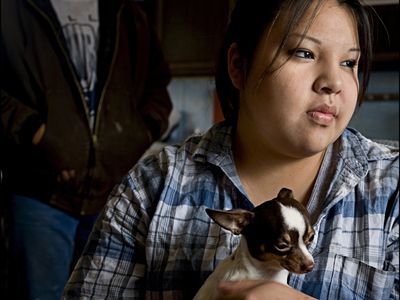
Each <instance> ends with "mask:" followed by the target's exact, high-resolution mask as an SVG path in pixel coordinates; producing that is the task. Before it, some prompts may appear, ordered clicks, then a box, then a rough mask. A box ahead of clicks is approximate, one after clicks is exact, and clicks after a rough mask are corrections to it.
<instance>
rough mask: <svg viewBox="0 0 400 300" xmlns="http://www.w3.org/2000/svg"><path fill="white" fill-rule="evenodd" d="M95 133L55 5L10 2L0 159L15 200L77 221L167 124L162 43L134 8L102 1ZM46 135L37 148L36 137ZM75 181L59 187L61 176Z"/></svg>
mask: <svg viewBox="0 0 400 300" xmlns="http://www.w3.org/2000/svg"><path fill="white" fill-rule="evenodd" d="M99 18H100V26H99V37H100V38H99V50H98V66H97V78H98V82H97V90H96V94H97V95H98V97H99V98H98V102H99V105H98V109H97V116H96V124H95V129H94V132H91V130H90V128H89V122H88V114H87V108H86V104H85V100H84V97H83V92H82V89H81V87H80V84H79V80H78V79H77V78H78V77H77V75H76V72H75V70H74V68H73V64H72V63H71V60H70V58H69V54H68V50H67V48H66V43H65V40H64V37H63V34H62V31H61V26H60V25H59V23H58V21H57V17H56V14H55V12H54V10H53V9H52V7H51V5H50V3H49V0H2V1H1V21H2V28H1V102H0V112H1V122H0V133H1V134H0V135H1V137H0V138H1V140H0V142H1V146H0V149H1V159H2V160H3V167H2V168H3V169H4V182H5V185H6V188H7V189H9V190H10V191H11V192H12V193H16V194H20V195H26V196H31V197H36V198H38V199H41V200H42V201H46V202H49V203H51V204H52V205H54V206H56V207H60V208H62V209H65V210H67V211H70V212H73V213H76V214H92V213H97V212H99V210H100V209H101V208H102V206H103V205H104V203H105V201H106V198H107V195H108V193H109V192H110V189H111V188H112V187H113V186H114V185H115V183H116V182H118V181H119V180H120V179H121V177H122V176H123V175H124V174H125V173H126V172H127V171H128V170H129V169H130V168H131V167H132V166H133V165H134V164H135V163H136V161H137V160H138V159H139V158H140V157H141V155H142V154H143V153H144V151H145V150H146V149H147V148H148V147H149V145H150V144H151V143H152V142H153V141H154V140H156V139H158V138H159V137H160V135H161V134H162V133H163V131H164V130H165V129H166V128H167V125H168V115H169V113H170V111H171V101H170V98H169V96H168V92H167V89H166V86H167V85H168V83H169V81H170V72H169V68H168V65H167V64H166V62H165V61H164V58H163V55H162V53H161V50H160V48H159V43H158V40H157V38H156V34H155V32H154V30H152V27H151V26H149V24H148V20H147V18H146V16H145V14H144V13H143V12H142V11H141V10H140V9H139V8H138V6H137V4H135V3H134V1H129V0H126V1H123V0H112V1H110V0H100V1H99ZM42 123H45V124H46V132H45V135H44V137H43V139H42V140H41V141H40V143H39V144H38V145H37V146H34V145H32V137H33V134H34V133H35V132H36V131H37V129H38V128H39V126H40V124H42ZM70 169H73V170H75V171H76V178H75V180H72V181H70V182H68V183H59V182H58V181H57V177H58V176H59V174H60V172H61V171H62V170H70Z"/></svg>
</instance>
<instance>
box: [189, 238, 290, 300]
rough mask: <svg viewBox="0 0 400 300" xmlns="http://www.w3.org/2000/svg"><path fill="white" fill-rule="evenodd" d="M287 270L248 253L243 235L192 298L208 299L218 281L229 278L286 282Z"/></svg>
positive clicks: (197, 299)
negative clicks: (235, 246) (236, 245)
mask: <svg viewBox="0 0 400 300" xmlns="http://www.w3.org/2000/svg"><path fill="white" fill-rule="evenodd" d="M288 274H289V272H288V271H287V270H285V269H283V268H282V267H280V266H279V265H278V264H271V263H263V262H261V261H258V260H255V259H254V258H252V257H251V255H250V254H249V251H248V249H247V243H246V240H245V238H244V237H242V239H241V240H240V243H239V246H238V248H237V249H236V250H235V252H234V253H233V254H232V255H231V256H229V257H227V258H226V259H224V260H223V261H222V262H221V263H219V264H218V266H217V268H216V269H215V270H214V272H213V273H212V274H211V275H210V276H209V277H208V278H207V280H206V281H205V283H204V284H203V286H202V287H201V288H200V290H199V291H198V292H197V294H196V296H195V297H194V300H209V299H212V298H213V295H215V292H216V288H217V285H218V283H219V282H221V281H229V280H244V279H263V280H267V281H276V282H280V283H282V284H287V278H288Z"/></svg>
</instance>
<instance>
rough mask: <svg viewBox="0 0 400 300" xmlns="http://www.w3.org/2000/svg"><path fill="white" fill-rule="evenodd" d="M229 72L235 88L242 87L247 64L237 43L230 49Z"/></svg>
mask: <svg viewBox="0 0 400 300" xmlns="http://www.w3.org/2000/svg"><path fill="white" fill-rule="evenodd" d="M227 59H228V73H229V77H230V78H231V81H232V84H233V86H234V87H235V88H237V89H241V88H242V87H243V80H244V74H245V70H244V68H245V65H244V62H243V59H242V58H241V57H240V55H239V52H238V49H237V44H236V43H233V44H232V45H231V46H230V47H229V50H228V58H227Z"/></svg>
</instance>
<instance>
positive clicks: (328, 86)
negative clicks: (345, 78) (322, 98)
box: [313, 67, 343, 94]
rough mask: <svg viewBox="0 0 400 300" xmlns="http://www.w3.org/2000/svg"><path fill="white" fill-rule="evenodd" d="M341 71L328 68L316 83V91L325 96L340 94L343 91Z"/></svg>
mask: <svg viewBox="0 0 400 300" xmlns="http://www.w3.org/2000/svg"><path fill="white" fill-rule="evenodd" d="M342 85H343V82H342V78H341V76H340V71H339V70H337V69H335V67H326V69H324V70H323V71H322V72H321V74H320V75H319V76H318V77H317V78H316V80H315V82H314V86H313V88H314V91H315V92H317V93H325V94H338V93H340V91H341V90H342Z"/></svg>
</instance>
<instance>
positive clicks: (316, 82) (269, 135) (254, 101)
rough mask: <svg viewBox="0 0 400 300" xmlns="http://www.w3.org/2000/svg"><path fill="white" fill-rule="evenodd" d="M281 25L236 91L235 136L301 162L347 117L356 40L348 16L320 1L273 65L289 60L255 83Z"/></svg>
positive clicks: (354, 83)
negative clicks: (309, 24) (237, 104)
mask: <svg viewBox="0 0 400 300" xmlns="http://www.w3.org/2000/svg"><path fill="white" fill-rule="evenodd" d="M307 19H309V18H307V16H306V18H305V21H306V22H307ZM284 22H285V20H284V19H282V20H278V22H277V24H276V25H277V26H274V29H272V30H271V31H270V32H269V33H268V34H267V32H268V31H267V32H266V37H265V38H264V39H263V40H262V41H261V42H260V44H259V45H258V47H257V50H256V53H255V56H254V61H253V64H252V67H251V69H250V71H249V73H248V76H247V78H246V79H245V83H244V84H243V88H242V89H241V91H240V97H241V98H240V99H241V100H240V110H239V118H238V135H239V140H241V139H243V137H244V135H246V139H247V141H249V139H250V140H251V141H252V144H256V145H257V146H260V147H262V149H263V151H264V150H266V151H272V152H274V153H279V154H281V155H282V154H283V155H286V156H290V157H292V158H302V157H308V156H311V155H314V154H317V153H320V152H321V151H323V150H324V149H325V148H326V147H327V145H328V144H330V143H332V142H334V141H335V140H336V139H337V138H338V137H339V135H340V134H341V133H342V132H343V130H344V128H345V127H346V126H347V124H348V122H349V121H350V119H351V116H352V114H353V112H354V109H355V106H356V103H357V95H358V78H357V63H358V60H359V55H360V51H359V42H358V35H357V27H356V23H355V20H354V18H353V17H352V15H351V12H350V11H349V10H348V9H347V8H346V7H345V6H340V5H339V4H338V3H337V2H336V1H333V0H329V1H326V2H325V4H323V6H322V7H321V9H320V10H319V12H318V14H317V16H316V18H315V20H314V22H313V23H312V25H311V27H310V28H309V30H308V32H307V33H306V35H305V37H304V39H303V41H301V43H300V45H299V46H298V47H297V45H298V42H299V41H300V39H301V35H302V34H303V32H304V28H305V26H306V23H302V24H300V26H299V28H297V29H296V30H295V31H294V33H293V34H291V35H290V36H289V39H288V42H287V43H286V46H285V47H284V49H282V51H281V54H280V55H279V57H278V59H277V61H276V65H274V66H278V65H281V64H282V63H283V62H284V61H286V60H287V59H288V58H289V57H290V55H291V54H293V53H294V56H293V57H292V58H290V59H289V60H288V61H287V62H286V63H285V64H283V66H282V67H281V68H279V69H278V70H277V71H275V72H273V73H268V72H267V73H266V75H265V77H264V78H263V79H262V81H261V82H259V80H260V78H261V77H262V74H263V73H264V71H265V69H266V68H267V66H268V64H269V63H270V62H271V60H272V58H273V56H274V54H275V51H276V49H277V47H278V46H279V44H280V41H281V39H282V32H280V30H281V28H282V27H283V26H279V24H284ZM296 47H297V48H296Z"/></svg>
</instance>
